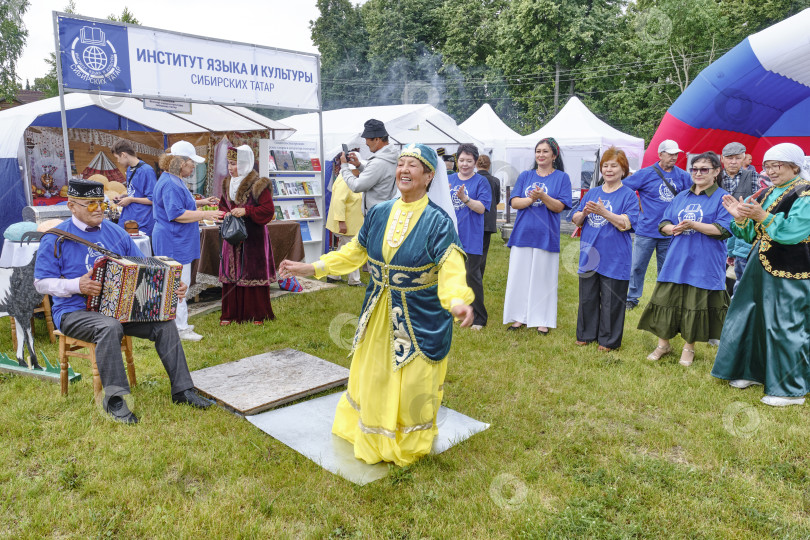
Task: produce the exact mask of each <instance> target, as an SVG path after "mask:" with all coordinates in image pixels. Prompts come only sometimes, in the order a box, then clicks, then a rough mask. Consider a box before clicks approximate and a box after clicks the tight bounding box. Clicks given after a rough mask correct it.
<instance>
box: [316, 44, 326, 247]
mask: <svg viewBox="0 0 810 540" xmlns="http://www.w3.org/2000/svg"><path fill="white" fill-rule="evenodd" d="M317 61H318V141H319V144H318V146H319V147H320V151H319V152H318V153H319V154H320V155H321V196H322V197H323V199H322V200H323V203H324V204H323V208H322V209H321V212H322V213H323V219H322V220H321V253H322V254H323V253H326V252H327V251H328V247H327V244H326V214H327V212H326V210H327V209H326V161H325V160H324V157H323V152H324V150H323V97H322V95H323V94H322V91H321V57H320V56H318V57H317Z"/></svg>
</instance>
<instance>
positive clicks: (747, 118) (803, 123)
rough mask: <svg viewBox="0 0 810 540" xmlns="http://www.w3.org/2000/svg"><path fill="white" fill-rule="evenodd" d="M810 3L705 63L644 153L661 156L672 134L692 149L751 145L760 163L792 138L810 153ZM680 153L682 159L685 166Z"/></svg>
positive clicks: (653, 158)
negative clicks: (768, 152)
mask: <svg viewBox="0 0 810 540" xmlns="http://www.w3.org/2000/svg"><path fill="white" fill-rule="evenodd" d="M808 28H810V9H806V10H804V11H802V12H800V13H798V14H796V15H794V16H793V17H790V18H788V19H785V20H784V21H782V22H780V23H778V24H775V25H774V26H771V27H770V28H767V29H765V30H763V31H761V32H758V33H756V34H753V35H751V36H749V37H747V38H746V39H745V40H743V41H742V42H741V43H740V44H739V45H737V46H736V47H734V48H733V49H732V50H730V51H729V52H727V53H726V54H725V55H723V56H722V57H721V58H720V59H718V60H717V61H715V62H714V63H712V64H711V65H710V66H709V67H707V68H706V69H704V70H703V71H702V72H701V73H700V75H698V77H697V78H696V79H695V80H694V82H692V84H690V85H689V86H688V87H687V88H686V90H685V91H684V93H683V94H681V96H680V97H679V98H678V99H677V100H676V101H675V103H673V104H672V106H671V107H670V108H669V110H668V111H667V113H666V114H665V115H664V118H663V119H662V120H661V124H660V125H659V126H658V130H657V131H656V132H655V136H654V137H653V139H652V141H651V142H650V145H649V147H648V148H647V152H646V153H645V154H644V161H643V165H644V166H647V165H650V164H652V163H654V162H656V161H657V160H658V155H657V149H658V145H659V143H661V141H663V140H665V139H673V140H675V141H677V143H678V145H679V146H680V147H681V148H682V149H683V150H685V151H687V152H689V153H699V152H705V151H708V150H713V151H715V152H717V153H720V151H721V150H722V148H723V146H725V145H726V144H727V143H729V142H732V141H737V142H741V143H742V144H744V145H745V147H746V149H747V151H748V153H749V154H751V155H752V156H753V158H754V159H753V163H754V165H755V166H756V167H757V169H760V168H761V165H762V155H763V154H764V153H765V151H766V150H767V149H768V148H770V147H771V146H773V145H775V144H778V143H782V142H792V143H794V144H798V145H799V146H800V147H802V149H803V150H804V152H805V154H810V38H809V37H808V36H810V33H808ZM685 164H686V156H685V155H683V154H681V157H680V158H679V162H678V166H680V167H684V166H685Z"/></svg>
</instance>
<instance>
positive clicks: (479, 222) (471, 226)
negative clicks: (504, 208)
mask: <svg viewBox="0 0 810 540" xmlns="http://www.w3.org/2000/svg"><path fill="white" fill-rule="evenodd" d="M447 180H448V181H449V182H450V199H451V200H452V201H453V209H455V211H456V221H457V222H458V237H459V238H460V239H461V247H462V248H464V251H466V252H467V253H469V254H471V255H483V254H484V214H478V213H476V212H474V211H473V210H471V209H470V208H469V207H468V206H467V205H466V204H464V203H463V202H461V199H459V198H458V195H456V192H457V191H458V188H460V187H461V186H464V191H465V193H466V194H467V196H468V197H469V198H471V199H474V200H476V201H480V202H481V204H483V205H484V208H485V209H487V208H489V205H490V204H492V188H491V187H489V180H487V179H486V178H484V177H483V176H481V175H480V174H478V173H475V174H473V175H472V177H470V178H468V179H467V180H462V179H461V178H459V177H458V173H453V174H451V175H450V176H448V177H447ZM484 213H486V212H484Z"/></svg>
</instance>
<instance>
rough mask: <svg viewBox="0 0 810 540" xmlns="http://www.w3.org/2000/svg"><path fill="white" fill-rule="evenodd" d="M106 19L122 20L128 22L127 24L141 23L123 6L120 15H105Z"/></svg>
mask: <svg viewBox="0 0 810 540" xmlns="http://www.w3.org/2000/svg"><path fill="white" fill-rule="evenodd" d="M107 19H108V20H110V21H116V22H122V23H129V24H141V22H140V21H139V20H138V19H136V18H135V15H133V14H132V12H131V11H130V10H129V8H128V7H126V6H124V11H122V12H121V15H119V16H117V17H116V16H115V14H114V13H113V14H111V15H107Z"/></svg>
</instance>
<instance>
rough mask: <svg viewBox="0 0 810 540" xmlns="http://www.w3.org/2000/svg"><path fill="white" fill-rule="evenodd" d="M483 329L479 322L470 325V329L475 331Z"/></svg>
mask: <svg viewBox="0 0 810 540" xmlns="http://www.w3.org/2000/svg"><path fill="white" fill-rule="evenodd" d="M483 329H484V327H483V326H481V325H480V324H474V325H472V326H471V327H470V330H476V331H480V330H483Z"/></svg>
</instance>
